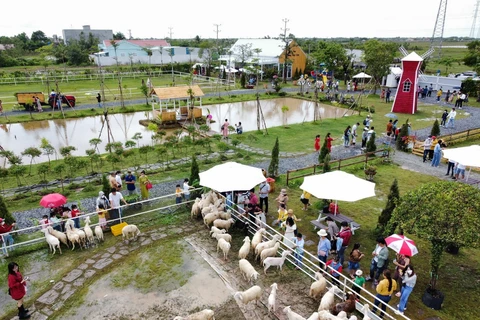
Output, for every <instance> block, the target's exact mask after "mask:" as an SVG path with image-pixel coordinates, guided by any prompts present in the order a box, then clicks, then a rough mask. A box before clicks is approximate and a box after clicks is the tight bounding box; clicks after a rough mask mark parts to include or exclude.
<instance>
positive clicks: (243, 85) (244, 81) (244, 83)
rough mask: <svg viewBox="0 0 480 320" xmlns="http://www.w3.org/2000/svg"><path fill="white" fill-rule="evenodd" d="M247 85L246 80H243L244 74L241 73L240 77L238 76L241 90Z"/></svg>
mask: <svg viewBox="0 0 480 320" xmlns="http://www.w3.org/2000/svg"><path fill="white" fill-rule="evenodd" d="M246 84H247V79H246V78H245V72H242V75H241V76H240V85H241V86H242V88H245V85H246Z"/></svg>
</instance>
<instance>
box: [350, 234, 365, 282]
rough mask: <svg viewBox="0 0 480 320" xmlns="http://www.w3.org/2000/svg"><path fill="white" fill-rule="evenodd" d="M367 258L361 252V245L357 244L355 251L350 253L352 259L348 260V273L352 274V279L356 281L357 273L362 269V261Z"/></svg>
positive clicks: (354, 247)
mask: <svg viewBox="0 0 480 320" xmlns="http://www.w3.org/2000/svg"><path fill="white" fill-rule="evenodd" d="M364 256H365V254H363V253H362V252H361V251H360V243H355V244H354V245H353V249H352V251H351V252H350V257H349V259H348V272H349V273H350V278H352V279H355V276H354V274H355V272H356V271H357V269H359V268H360V260H362V258H363V257H364Z"/></svg>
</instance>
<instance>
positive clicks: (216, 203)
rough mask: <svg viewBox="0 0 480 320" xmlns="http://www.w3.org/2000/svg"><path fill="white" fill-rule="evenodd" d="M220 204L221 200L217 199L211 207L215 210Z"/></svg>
mask: <svg viewBox="0 0 480 320" xmlns="http://www.w3.org/2000/svg"><path fill="white" fill-rule="evenodd" d="M222 204H223V199H217V200H216V201H215V202H214V203H213V205H214V206H215V207H217V208H218V207H220V206H221V205H222Z"/></svg>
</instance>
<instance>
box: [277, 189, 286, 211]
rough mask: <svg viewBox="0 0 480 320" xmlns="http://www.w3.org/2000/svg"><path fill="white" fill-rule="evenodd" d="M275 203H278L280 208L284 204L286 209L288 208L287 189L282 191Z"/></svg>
mask: <svg viewBox="0 0 480 320" xmlns="http://www.w3.org/2000/svg"><path fill="white" fill-rule="evenodd" d="M275 201H277V203H278V207H280V205H281V204H284V205H285V208H287V202H288V195H287V189H282V190H280V194H279V195H278V197H277V198H275Z"/></svg>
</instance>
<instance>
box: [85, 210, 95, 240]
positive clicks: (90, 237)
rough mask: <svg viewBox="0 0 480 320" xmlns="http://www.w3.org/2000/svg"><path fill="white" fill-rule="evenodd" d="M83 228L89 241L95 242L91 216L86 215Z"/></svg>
mask: <svg viewBox="0 0 480 320" xmlns="http://www.w3.org/2000/svg"><path fill="white" fill-rule="evenodd" d="M83 230H84V231H85V236H86V238H87V241H88V243H93V242H94V241H95V240H94V238H93V231H92V228H90V217H88V216H87V217H85V226H84V227H83Z"/></svg>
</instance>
